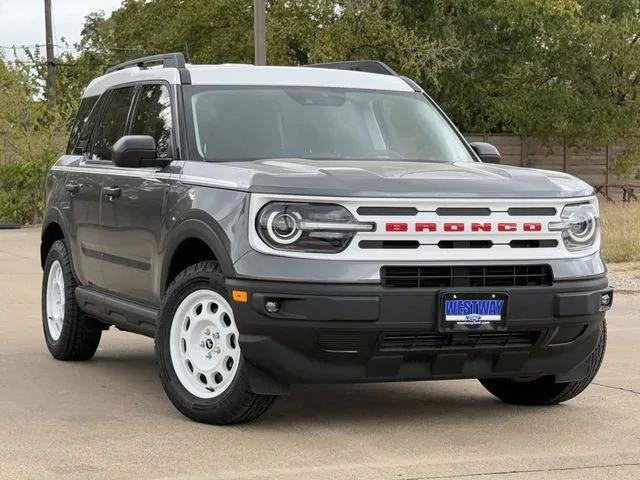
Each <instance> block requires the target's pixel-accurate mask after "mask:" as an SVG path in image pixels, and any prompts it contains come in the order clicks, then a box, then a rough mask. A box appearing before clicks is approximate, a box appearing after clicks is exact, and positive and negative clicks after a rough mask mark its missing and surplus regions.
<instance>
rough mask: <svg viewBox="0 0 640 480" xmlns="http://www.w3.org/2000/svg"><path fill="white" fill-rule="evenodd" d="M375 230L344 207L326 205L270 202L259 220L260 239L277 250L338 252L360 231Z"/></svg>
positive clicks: (372, 225) (257, 224)
mask: <svg viewBox="0 0 640 480" xmlns="http://www.w3.org/2000/svg"><path fill="white" fill-rule="evenodd" d="M374 229H375V224H373V223H366V222H358V221H357V220H356V219H355V218H354V217H353V215H352V214H351V212H350V211H349V210H347V209H346V208H344V207H343V206H341V205H334V204H326V203H288V202H271V203H268V204H267V205H265V206H264V207H262V209H261V210H260V211H259V212H258V215H257V217H256V230H257V232H258V235H259V236H260V239H261V240H262V241H263V242H264V243H266V244H267V245H269V246H270V247H271V248H274V249H276V250H289V251H298V252H315V253H339V252H342V251H343V250H344V249H345V248H347V246H348V245H349V243H350V242H351V240H352V238H353V237H354V236H355V234H356V233H357V232H371V231H373V230H374Z"/></svg>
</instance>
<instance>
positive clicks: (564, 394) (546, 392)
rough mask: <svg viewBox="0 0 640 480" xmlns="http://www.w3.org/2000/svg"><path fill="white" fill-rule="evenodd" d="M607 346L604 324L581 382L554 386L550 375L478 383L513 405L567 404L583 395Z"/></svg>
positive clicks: (604, 323) (597, 368)
mask: <svg viewBox="0 0 640 480" xmlns="http://www.w3.org/2000/svg"><path fill="white" fill-rule="evenodd" d="M606 345H607V323H606V321H603V322H602V326H601V329H600V338H599V339H598V344H597V345H596V348H595V349H594V351H593V352H592V353H591V355H590V356H589V358H588V360H587V362H588V370H587V375H586V376H585V377H584V378H583V379H582V380H577V381H575V382H566V383H555V381H554V378H553V376H551V375H549V376H544V377H540V378H538V379H536V380H532V381H529V382H522V381H516V380H511V379H508V378H497V379H484V380H480V383H482V385H483V386H484V387H485V388H486V389H487V390H489V392H491V393H492V394H493V395H495V396H496V397H498V398H499V399H500V400H502V401H504V402H507V403H513V404H516V405H554V404H556V403H561V402H566V401H567V400H571V399H572V398H573V397H575V396H577V395H579V394H580V393H582V391H583V390H585V389H586V388H587V387H588V386H589V384H590V383H591V382H592V381H593V379H594V378H595V376H596V374H597V373H598V370H599V369H600V365H601V364H602V359H603V358H604V352H605V349H606Z"/></svg>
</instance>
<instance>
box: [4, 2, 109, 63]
mask: <svg viewBox="0 0 640 480" xmlns="http://www.w3.org/2000/svg"><path fill="white" fill-rule="evenodd" d="M121 2H122V0H51V5H52V12H53V25H54V35H55V36H54V43H61V42H60V38H61V37H64V38H65V40H66V42H67V43H68V44H69V45H73V44H74V43H76V42H77V41H78V40H80V31H81V30H82V25H83V23H84V17H85V16H86V15H88V14H89V13H91V12H95V11H98V10H104V12H105V13H106V14H107V15H109V14H110V13H111V12H112V11H113V10H115V9H116V8H118V7H119V6H120V3H121ZM44 43H45V36H44V0H0V47H11V46H12V45H16V46H18V47H19V46H22V45H34V44H44ZM3 50H4V54H5V56H12V55H13V53H12V52H11V51H9V50H7V49H6V48H3Z"/></svg>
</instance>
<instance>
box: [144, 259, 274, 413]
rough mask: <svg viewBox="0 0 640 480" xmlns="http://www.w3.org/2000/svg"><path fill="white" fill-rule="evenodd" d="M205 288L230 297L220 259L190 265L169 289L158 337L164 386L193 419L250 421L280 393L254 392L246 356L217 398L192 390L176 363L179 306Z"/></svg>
mask: <svg viewBox="0 0 640 480" xmlns="http://www.w3.org/2000/svg"><path fill="white" fill-rule="evenodd" d="M202 289H209V290H214V291H216V292H218V293H219V294H220V295H222V296H223V297H224V298H225V299H227V301H228V299H229V294H228V292H227V289H226V287H225V281H224V276H223V275H222V272H221V270H220V267H219V266H218V263H217V262H215V261H206V262H200V263H197V264H195V265H192V266H190V267H188V268H187V269H185V270H183V271H182V272H181V273H180V274H179V275H178V276H177V277H176V278H175V279H174V280H173V282H172V283H171V285H170V286H169V288H168V289H167V292H166V295H165V297H164V300H163V302H162V305H161V308H160V318H159V322H158V329H157V331H156V339H155V352H156V362H157V365H158V371H159V374H160V380H161V382H162V386H163V387H164V390H165V392H166V394H167V396H168V397H169V400H170V401H171V403H173V405H174V406H175V407H176V408H177V409H178V410H179V411H180V412H181V413H182V414H183V415H185V416H186V417H188V418H191V419H192V420H195V421H197V422H201V423H208V424H214V425H228V424H234V423H244V422H250V421H252V420H254V419H256V418H258V417H259V416H261V415H262V414H264V413H265V412H266V411H267V410H268V409H269V408H270V407H271V405H272V404H273V402H274V401H275V400H276V398H277V397H276V396H271V395H259V394H255V393H253V391H252V390H251V387H250V385H249V379H248V377H247V369H246V366H245V362H244V360H243V359H242V356H241V357H240V362H239V365H238V369H237V373H236V376H235V378H234V379H233V380H232V381H231V384H230V385H229V386H228V387H227V389H226V390H225V391H224V392H223V393H222V394H220V395H219V396H217V397H213V398H200V397H198V396H195V395H193V394H192V393H191V392H189V391H188V390H187V389H186V388H185V387H184V386H183V385H182V383H181V382H180V380H179V378H178V375H177V374H176V372H175V369H174V367H173V363H172V361H171V350H170V333H171V325H172V322H173V320H174V316H175V313H176V310H177V309H178V307H179V306H180V304H181V303H182V301H183V300H184V299H185V298H186V297H187V296H188V295H189V294H191V293H193V292H194V291H196V290H202Z"/></svg>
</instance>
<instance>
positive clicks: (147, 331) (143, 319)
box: [75, 286, 158, 338]
mask: <svg viewBox="0 0 640 480" xmlns="http://www.w3.org/2000/svg"><path fill="white" fill-rule="evenodd" d="M75 293H76V299H77V301H78V307H79V308H80V310H82V311H83V312H84V313H86V314H87V315H90V316H92V317H96V318H97V319H98V320H102V321H103V322H105V323H108V324H109V325H115V326H116V327H118V328H119V329H121V330H125V331H127V332H134V333H139V334H142V335H146V336H147V337H151V338H153V337H154V336H155V332H156V327H155V326H156V322H157V319H158V310H156V309H154V308H152V307H149V306H146V305H141V304H139V303H135V302H132V301H129V300H125V299H123V298H119V297H116V296H114V295H110V294H108V293H105V292H101V291H99V290H96V289H95V288H92V287H83V286H80V287H76V292H75Z"/></svg>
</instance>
